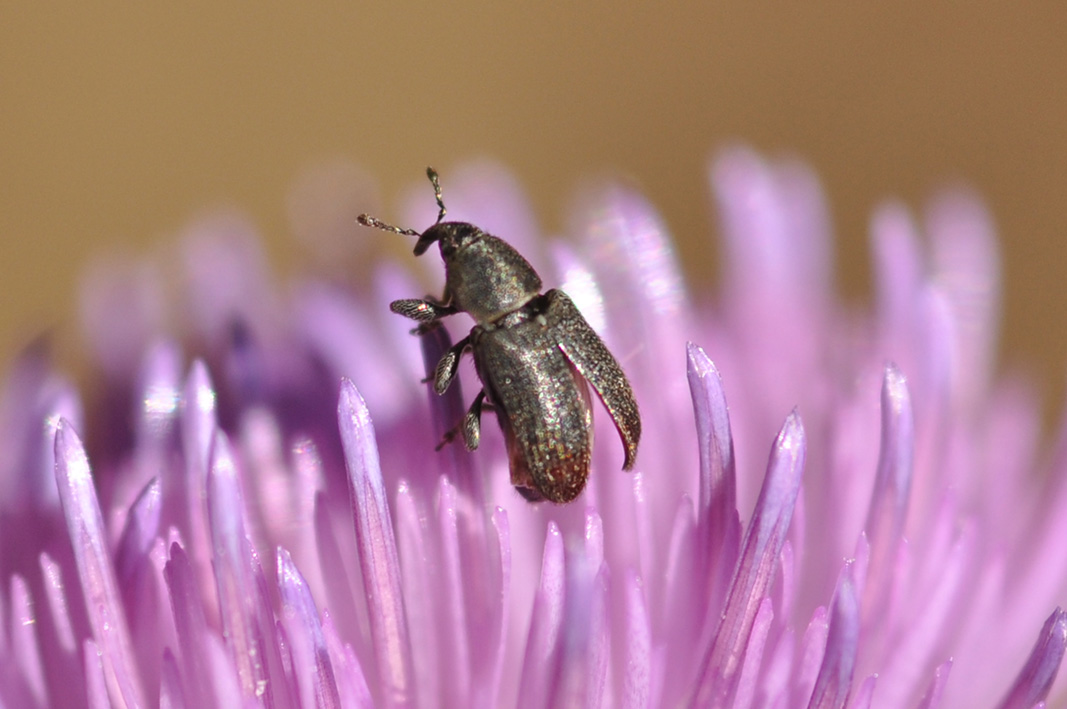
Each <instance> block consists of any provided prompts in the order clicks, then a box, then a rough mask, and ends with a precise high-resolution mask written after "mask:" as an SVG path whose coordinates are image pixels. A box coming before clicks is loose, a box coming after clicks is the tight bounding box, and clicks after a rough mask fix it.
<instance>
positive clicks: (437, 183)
mask: <svg viewBox="0 0 1067 709" xmlns="http://www.w3.org/2000/svg"><path fill="white" fill-rule="evenodd" d="M426 176H427V177H429V178H430V184H431V185H433V196H434V198H436V199H437V206H438V207H440V211H439V212H437V223H438V224H440V223H441V220H442V219H444V218H445V214H447V213H448V210H447V209H445V201H444V200H443V199H441V180H440V179H439V178H438V177H437V170H434V169H433V168H432V167H428V168H426Z"/></svg>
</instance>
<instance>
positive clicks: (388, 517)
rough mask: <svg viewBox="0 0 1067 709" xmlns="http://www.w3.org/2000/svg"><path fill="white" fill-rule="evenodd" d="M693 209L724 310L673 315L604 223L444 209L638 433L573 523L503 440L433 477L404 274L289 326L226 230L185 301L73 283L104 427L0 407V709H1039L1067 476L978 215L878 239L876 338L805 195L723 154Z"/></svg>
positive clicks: (1048, 662) (597, 459) (801, 182)
mask: <svg viewBox="0 0 1067 709" xmlns="http://www.w3.org/2000/svg"><path fill="white" fill-rule="evenodd" d="M711 182H712V185H713V191H714V194H715V197H716V200H717V204H718V207H719V212H720V215H721V219H722V229H721V232H722V235H723V237H724V244H725V249H724V253H725V257H724V259H723V263H724V266H723V276H724V277H723V279H722V280H723V285H722V291H721V293H720V296H719V298H718V299H717V300H715V301H713V302H711V303H695V302H694V301H693V300H692V299H691V298H690V297H689V296H688V295H687V294H686V292H685V290H684V287H683V285H682V281H681V278H680V276H679V273H678V269H677V266H676V264H675V259H674V256H673V254H672V252H671V247H670V242H669V239H668V237H667V235H666V233H665V230H664V227H663V224H662V222H661V221H660V220H659V218H658V217H657V216H656V214H655V212H654V211H653V209H652V208H651V207H650V206H649V205H648V204H647V203H646V202H645V201H644V200H643V199H642V198H641V197H640V196H639V195H637V194H634V193H633V192H631V191H629V190H626V189H622V188H615V187H612V188H605V189H603V190H601V191H599V192H592V193H589V194H587V195H586V196H585V197H584V199H583V202H582V205H583V206H582V208H581V209H580V210H579V216H578V217H577V218H576V219H575V222H574V224H573V225H572V228H571V230H572V231H573V233H574V235H575V236H576V237H577V239H576V240H575V241H573V242H571V243H574V244H576V245H575V246H566V245H563V244H561V243H552V244H549V245H547V246H546V245H545V243H544V242H542V241H540V240H538V239H537V238H536V236H535V234H536V229H535V227H534V225H533V220H532V219H531V217H530V214H529V210H528V209H527V207H526V206H525V203H524V202H523V200H522V197H521V195H520V193H519V191H518V190H517V188H516V187H515V186H514V184H513V182H512V180H511V178H510V177H508V176H507V175H506V174H503V173H502V172H501V171H500V170H499V169H498V168H495V167H492V166H487V165H480V166H475V167H472V168H470V169H469V170H468V171H467V172H465V173H462V174H456V175H450V176H449V177H448V178H447V179H446V190H447V192H448V199H449V207H450V216H454V217H455V218H457V219H462V220H465V221H471V222H473V223H477V224H479V225H480V226H482V227H483V228H485V229H486V230H488V231H490V232H492V233H495V234H498V235H500V236H503V237H505V238H507V239H509V240H510V241H512V243H513V244H514V245H516V246H517V248H519V250H520V251H521V252H522V253H523V254H524V255H527V256H528V257H529V258H530V260H531V262H532V263H533V264H534V265H535V267H537V268H538V269H539V271H540V272H541V273H542V275H543V276H544V277H545V282H546V283H550V284H559V285H560V286H561V287H562V288H563V289H564V290H565V291H567V292H568V293H569V294H570V295H571V296H572V298H573V299H574V300H575V302H576V303H578V305H579V307H581V308H582V310H583V312H584V313H585V314H586V316H587V318H588V319H589V321H590V322H591V324H592V325H593V326H594V328H596V329H597V330H598V331H599V332H600V333H601V334H602V336H603V337H604V339H605V341H606V342H607V343H608V345H609V346H610V347H611V349H612V351H613V352H614V353H615V354H616V356H617V357H618V358H619V360H620V362H621V363H622V364H623V367H624V368H625V369H626V371H627V374H628V376H629V377H630V379H631V381H632V383H633V386H634V389H635V392H636V394H637V397H638V400H639V401H640V403H641V407H642V414H643V420H644V431H645V433H644V437H643V441H642V449H641V451H640V454H639V458H638V461H637V472H636V473H635V474H627V473H623V472H620V471H619V469H620V467H621V458H622V452H621V450H619V447H618V445H617V444H616V442H615V438H614V436H613V435H612V434H613V431H611V429H610V421H609V420H608V418H607V417H606V416H604V415H603V414H602V412H601V415H599V416H598V417H597V418H596V421H595V426H596V427H597V432H598V434H599V435H598V436H597V438H598V445H597V447H596V451H595V454H594V463H593V470H592V476H591V480H590V483H589V485H588V487H587V489H586V491H585V493H584V494H583V495H582V496H581V497H580V498H579V499H578V501H576V502H575V503H573V504H571V505H567V506H553V505H549V504H540V505H533V504H529V503H527V502H526V501H525V500H523V499H522V498H521V497H520V496H519V495H518V494H517V493H516V492H514V491H513V490H512V489H511V488H510V486H509V484H508V477H509V476H508V470H507V460H506V456H505V454H504V451H503V445H502V441H501V440H500V437H499V436H497V435H496V434H495V433H491V432H489V431H491V429H492V428H493V427H492V426H491V425H489V426H487V433H486V434H485V435H484V436H483V445H482V448H481V449H480V450H478V451H477V452H475V453H473V454H472V453H468V452H466V451H465V450H463V449H462V447H461V446H457V445H452V446H449V447H447V448H445V449H444V450H442V451H441V452H440V453H436V454H435V453H434V452H433V448H434V445H435V443H436V442H437V441H439V440H440V438H441V436H442V434H443V433H444V431H446V430H447V429H448V428H450V427H451V426H452V425H453V424H454V423H455V421H456V420H458V418H459V416H460V415H461V414H462V411H463V409H464V404H465V403H466V402H467V399H465V397H464V394H463V393H462V392H461V388H460V387H458V386H454V387H453V388H452V389H451V390H450V391H449V392H448V393H447V394H446V395H445V396H443V397H438V396H436V395H434V394H433V393H432V391H430V390H429V388H428V387H427V385H425V384H421V383H420V379H421V378H423V377H424V376H425V373H426V371H427V368H428V367H432V366H433V364H434V363H435V362H436V360H437V358H438V356H439V355H440V353H441V352H442V351H443V349H444V348H445V347H447V346H448V344H449V342H448V339H447V333H446V332H445V331H444V330H437V331H435V332H434V333H431V335H429V336H425V337H422V338H421V341H420V340H417V339H415V338H412V337H411V336H410V335H409V334H408V333H407V328H408V324H407V323H405V322H404V321H402V320H401V319H400V318H396V317H394V316H392V315H391V314H390V313H389V312H388V310H387V307H386V304H387V303H388V302H389V301H390V300H391V299H393V298H398V297H410V296H412V295H417V294H419V293H422V292H425V290H426V288H425V287H420V286H418V285H416V284H415V282H414V280H413V279H412V278H411V277H410V276H409V275H407V272H406V271H405V270H404V268H402V267H397V266H391V265H390V266H382V267H381V268H380V269H378V270H377V271H375V272H374V275H373V278H372V279H368V282H366V283H360V284H357V285H354V286H351V285H350V286H347V287H346V286H342V285H339V284H337V283H331V282H329V281H325V280H301V281H297V282H295V283H293V284H292V285H291V286H290V287H288V288H286V289H279V288H276V287H275V286H274V284H273V279H272V278H271V277H270V275H269V274H268V273H267V269H266V266H265V265H264V259H263V258H262V256H261V255H260V253H259V251H258V248H257V245H256V243H257V242H256V238H255V236H254V233H253V231H252V230H251V228H250V227H249V226H248V225H247V224H246V223H244V222H243V221H241V220H240V219H239V218H236V217H233V216H227V217H218V218H213V219H209V220H204V221H200V222H198V223H196V224H194V225H193V226H192V227H190V229H189V233H188V234H187V235H186V236H185V238H184V239H183V241H182V246H181V247H180V251H179V257H178V258H176V259H175V258H168V259H166V261H168V262H177V263H178V264H181V265H182V268H181V269H180V270H181V272H182V274H183V279H182V280H180V281H179V290H182V291H183V294H182V295H181V296H179V297H177V298H173V297H170V296H168V294H167V290H168V288H167V283H168V282H167V280H166V278H165V273H164V272H165V269H164V268H163V267H162V266H161V265H160V263H161V262H162V261H163V259H160V260H159V261H157V262H154V263H153V262H145V263H126V264H117V265H116V264H112V265H111V266H108V267H107V268H105V269H103V270H98V271H97V272H96V273H95V275H94V276H92V277H90V279H89V281H88V285H87V287H86V293H85V296H84V298H83V305H84V320H85V322H86V325H87V332H88V333H89V340H90V346H91V349H92V352H93V353H94V355H95V358H96V360H97V362H98V365H99V369H100V379H99V382H100V386H99V388H100V392H99V394H100V395H99V396H96V397H94V398H92V399H90V400H89V401H90V402H91V404H90V405H89V406H88V408H85V407H84V406H83V403H82V401H81V399H80V398H79V396H78V394H77V393H76V392H75V390H74V388H73V387H72V385H71V384H70V382H69V381H67V380H66V379H65V378H63V376H62V375H61V374H59V373H57V372H55V371H53V369H52V368H51V367H50V365H49V364H48V361H47V357H46V355H45V352H44V348H43V347H34V348H31V349H30V350H28V351H27V352H26V353H25V354H24V355H23V356H22V357H21V358H20V359H19V360H18V361H17V362H15V363H14V365H13V367H12V370H11V373H10V375H9V377H8V380H7V384H6V387H5V388H4V393H3V399H2V401H0V417H2V419H0V437H2V438H3V443H4V448H3V449H4V450H5V451H6V454H5V456H3V458H2V459H0V580H2V586H0V619H2V628H0V704H2V705H3V706H5V707H23V706H28V707H34V706H64V707H66V706H93V707H103V706H109V705H114V706H155V705H156V704H157V703H158V704H159V705H160V706H164V707H202V706H220V707H232V706H257V705H264V706H271V707H297V706H302V707H310V706H325V707H332V706H354V707H358V706H372V705H374V706H418V707H434V706H442V707H443V706H478V707H481V706H486V707H489V706H514V705H518V706H530V707H542V706H590V707H594V706H633V707H639V706H684V705H689V706H701V707H703V706H734V707H750V706H753V707H754V706H759V707H770V706H775V707H793V706H813V707H844V706H849V707H868V706H874V707H901V706H922V707H937V706H941V707H972V706H1005V707H1029V706H1035V705H1041V704H1042V703H1043V702H1046V701H1047V702H1050V704H1051V703H1055V701H1057V700H1056V699H1055V698H1056V697H1058V698H1059V699H1058V701H1060V702H1062V701H1063V697H1064V690H1063V689H1062V687H1060V688H1057V686H1056V685H1055V684H1054V680H1055V678H1056V673H1057V670H1058V668H1059V664H1060V661H1061V659H1062V657H1063V653H1064V648H1065V647H1067V614H1065V613H1064V612H1063V611H1062V610H1060V608H1059V607H1058V606H1057V604H1058V603H1062V602H1063V600H1064V598H1065V596H1067V554H1063V553H1062V551H1061V546H1062V542H1061V540H1062V539H1063V538H1064V536H1065V534H1067V528H1065V524H1067V523H1065V522H1064V521H1063V520H1064V516H1063V515H1062V514H1061V513H1060V511H1061V510H1063V509H1065V505H1067V447H1065V446H1067V443H1061V444H1060V446H1059V447H1058V448H1057V449H1056V450H1054V451H1053V452H1052V453H1051V455H1049V456H1048V461H1047V462H1046V463H1042V462H1041V460H1042V456H1041V455H1040V454H1039V451H1038V441H1037V436H1036V431H1037V430H1038V428H1039V427H1038V413H1037V407H1036V406H1035V404H1034V401H1033V399H1034V397H1033V395H1032V393H1031V392H1030V390H1029V389H1027V388H1026V386H1025V385H1023V384H1021V383H1020V382H1019V381H1016V380H1000V379H995V378H993V376H992V370H993V356H992V353H993V350H994V345H995V342H996V320H997V307H998V290H997V287H998V283H997V280H998V272H997V263H996V247H995V244H994V237H993V231H992V227H991V224H990V220H989V218H988V216H987V215H986V213H985V211H984V210H983V208H982V206H981V205H980V204H979V203H978V202H977V201H976V200H975V199H974V198H973V197H971V196H969V195H967V194H964V193H950V194H945V195H943V196H942V197H941V198H939V199H938V200H937V201H936V202H934V204H933V207H932V208H931V210H930V212H929V217H928V219H927V221H926V223H925V228H924V229H922V230H920V229H919V228H918V226H917V225H916V223H915V222H914V221H913V220H912V218H911V217H910V216H909V214H908V213H907V211H906V210H904V209H903V208H902V207H900V206H897V205H890V206H888V207H885V208H883V209H882V210H880V211H879V212H878V213H877V214H876V216H875V218H874V220H873V222H872V228H871V235H872V250H873V253H874V274H875V294H874V301H875V306H874V308H873V311H872V312H866V311H857V310H855V309H852V308H847V307H846V306H844V305H842V304H841V303H840V302H839V301H837V300H836V299H835V297H834V294H833V293H832V291H831V289H830V282H831V277H830V273H831V264H830V258H829V253H830V250H831V247H830V243H829V230H828V227H827V222H828V220H827V217H826V214H825V208H824V205H823V203H822V200H821V197H820V193H819V189H818V186H817V184H816V182H815V180H814V178H813V177H812V175H811V174H810V173H809V172H808V171H807V170H806V169H805V168H804V167H803V166H801V165H798V164H795V163H771V162H766V161H764V160H762V159H761V158H759V157H758V156H755V155H753V154H752V153H750V152H747V151H745V150H740V149H738V150H733V151H730V152H727V153H725V154H724V155H723V156H722V157H721V158H720V159H719V160H718V161H717V162H716V163H715V164H714V166H713V167H712V170H711ZM425 197H426V195H424V194H422V193H421V192H420V193H419V202H418V203H417V206H413V207H412V209H410V210H408V211H409V212H410V213H409V214H407V215H406V217H405V219H404V220H403V223H406V224H411V225H420V224H429V223H431V222H432V220H433V215H432V212H431V210H432V208H433V204H432V202H430V201H429V200H427V199H425ZM367 238H387V237H384V235H378V234H375V235H372V236H368V237H367ZM168 255H169V256H170V255H172V254H168ZM424 260H428V259H424ZM436 268H437V265H436V264H432V265H431V266H430V269H431V271H430V272H436V271H434V270H433V269H436ZM461 326H462V324H460V327H461ZM687 341H692V342H693V343H696V344H687ZM420 345H421V354H420V351H419V350H420ZM713 360H714V363H713ZM470 375H472V373H471V372H470V371H469V370H468V371H466V372H465V373H464V375H463V378H464V379H466V381H465V384H466V385H467V396H468V397H469V396H470V395H472V393H473V391H472V387H476V386H477V382H476V380H475V379H474V377H473V376H470ZM727 399H729V402H730V405H729V407H728V406H727ZM1065 440H1067V439H1065Z"/></svg>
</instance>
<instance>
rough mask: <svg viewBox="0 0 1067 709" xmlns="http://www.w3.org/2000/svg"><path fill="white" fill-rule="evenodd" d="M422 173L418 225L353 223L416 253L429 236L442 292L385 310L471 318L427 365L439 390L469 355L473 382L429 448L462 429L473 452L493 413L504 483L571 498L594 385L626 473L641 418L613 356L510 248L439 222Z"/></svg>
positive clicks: (581, 474)
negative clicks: (421, 224) (430, 214)
mask: <svg viewBox="0 0 1067 709" xmlns="http://www.w3.org/2000/svg"><path fill="white" fill-rule="evenodd" d="M426 175H427V177H429V178H430V183H431V184H432V185H433V190H434V197H435V198H436V200H437V207H438V213H437V221H436V222H434V224H433V225H432V226H430V227H429V228H427V229H426V230H425V231H422V232H418V231H416V230H414V229H401V228H399V227H396V226H392V225H390V224H386V223H384V222H382V221H380V220H378V219H375V218H374V217H372V216H370V215H367V214H361V215H360V216H359V218H358V221H359V223H360V224H362V225H363V226H369V227H374V228H377V229H382V230H385V231H389V232H393V233H395V234H402V235H407V236H415V237H417V238H418V241H416V243H415V255H416V256H421V255H422V254H424V253H425V252H426V250H427V249H429V248H430V246H431V245H432V244H434V243H436V244H437V245H438V247H439V248H440V251H441V259H442V260H443V261H444V266H445V292H444V296H443V297H442V298H441V299H440V300H438V299H435V298H432V297H426V298H423V299H418V298H408V299H403V300H396V301H393V302H392V303H391V304H390V306H389V308H390V310H392V311H393V312H394V313H398V314H400V315H403V316H405V317H407V318H410V319H412V320H414V321H415V322H417V323H419V325H418V327H416V329H415V330H414V332H416V333H420V332H425V331H427V329H428V328H431V327H435V326H437V324H438V321H439V320H440V319H441V318H444V317H446V316H449V315H454V314H455V313H460V312H465V313H468V314H469V315H470V316H471V317H472V318H473V319H474V321H475V323H476V324H475V326H474V328H473V329H472V330H471V332H470V334H469V335H468V336H467V337H464V338H463V339H462V340H460V341H459V342H457V343H456V344H455V345H454V346H452V347H451V348H450V349H448V350H447V351H446V352H445V354H444V355H442V357H441V359H440V360H439V361H438V363H437V366H436V368H435V369H434V373H433V376H432V382H433V388H434V391H436V392H437V393H438V394H444V393H445V391H447V390H448V387H449V385H450V384H451V383H452V380H453V379H454V378H455V376H456V372H457V370H458V367H459V361H460V357H461V356H462V355H463V353H464V352H466V351H468V350H469V351H470V352H471V353H472V354H473V356H474V367H475V371H476V372H477V374H478V378H479V379H480V380H481V383H482V390H481V391H480V392H479V393H478V395H477V396H476V397H475V399H474V402H473V403H472V404H471V406H470V409H469V410H468V411H467V413H466V415H465V416H464V417H463V419H462V420H461V421H460V422H459V423H458V424H457V425H456V427H455V428H453V429H451V430H450V431H449V432H448V433H446V434H445V436H444V439H443V440H442V441H441V444H440V445H438V449H440V448H441V447H442V446H444V445H446V444H447V443H449V442H451V441H452V440H453V439H454V438H455V437H456V436H462V438H463V441H464V444H465V445H466V447H467V449H468V450H474V449H476V448H477V447H478V443H479V440H480V437H481V414H482V411H483V410H492V411H493V412H494V413H495V414H496V416H497V420H498V422H499V423H500V428H501V431H502V432H503V434H504V441H505V445H506V448H507V452H508V460H509V463H510V468H511V483H512V485H514V486H515V488H516V489H517V490H518V491H519V493H521V494H522V495H523V497H525V498H526V499H527V500H530V501H531V502H536V501H539V500H545V499H547V500H550V501H552V502H556V503H563V502H570V501H571V500H573V499H574V498H575V497H577V496H578V494H579V493H581V491H582V488H584V487H585V483H586V480H587V479H588V477H589V466H590V459H591V457H592V450H593V427H592V426H593V414H592V408H591V406H590V396H589V387H588V385H592V387H593V389H594V390H595V391H596V393H597V395H598V396H599V398H600V400H601V402H602V403H603V404H604V407H605V408H606V409H607V410H608V413H609V414H610V416H611V418H612V421H613V422H614V423H615V428H616V429H617V430H618V433H619V437H620V439H621V440H622V445H623V451H624V461H623V469H624V470H632V469H633V466H634V460H635V458H636V456H637V445H638V442H639V441H640V439H641V417H640V414H639V413H638V409H637V401H636V400H635V399H634V394H633V390H632V389H631V387H630V382H629V381H628V380H627V379H626V375H625V374H624V373H623V371H622V368H621V367H620V366H619V363H618V362H617V361H616V360H615V358H614V357H613V356H612V354H611V352H609V351H608V348H607V347H606V346H605V345H604V343H603V342H602V341H601V339H600V337H598V336H597V334H596V332H594V331H593V328H591V327H590V326H589V323H587V322H586V320H585V318H584V317H582V314H581V313H580V312H579V311H578V308H577V307H576V306H575V305H574V303H573V302H572V301H571V299H570V298H569V297H567V295H566V294H565V293H564V292H563V291H561V290H557V289H552V290H548V291H546V292H544V293H542V292H541V285H542V284H541V277H540V276H539V275H538V274H537V271H535V270H534V268H533V266H531V265H530V263H529V262H528V261H527V260H526V259H525V258H523V257H522V255H521V254H520V253H519V252H518V251H516V250H515V249H514V248H513V247H512V246H510V245H509V244H508V243H507V242H505V241H504V240H503V239H500V238H498V237H496V236H493V235H491V234H488V233H486V232H485V231H483V230H482V229H480V228H478V227H477V226H475V225H473V224H469V223H466V222H446V221H443V220H444V217H445V214H446V213H447V210H446V209H445V204H444V200H443V198H442V196H441V183H440V180H439V178H438V176H437V173H436V172H435V171H434V169H433V168H427V169H426Z"/></svg>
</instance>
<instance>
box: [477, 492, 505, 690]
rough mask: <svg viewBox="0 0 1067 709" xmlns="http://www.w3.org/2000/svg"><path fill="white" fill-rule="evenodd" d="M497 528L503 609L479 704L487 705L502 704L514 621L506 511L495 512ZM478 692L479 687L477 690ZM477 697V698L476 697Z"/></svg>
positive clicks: (498, 602)
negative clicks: (489, 671)
mask: <svg viewBox="0 0 1067 709" xmlns="http://www.w3.org/2000/svg"><path fill="white" fill-rule="evenodd" d="M492 523H493V528H494V529H495V530H496V540H497V546H496V551H497V554H498V555H499V559H500V565H499V569H500V575H499V577H498V578H497V579H496V584H495V585H496V590H497V593H498V596H497V597H496V599H494V601H495V603H496V604H497V605H498V606H499V608H500V610H499V614H500V615H499V621H498V623H497V625H496V628H497V638H496V647H495V649H494V651H493V654H492V658H493V660H492V663H493V664H492V673H491V674H490V679H489V681H488V684H487V685H486V689H487V691H486V701H485V702H478V703H479V704H486V705H488V704H489V703H491V702H493V701H498V699H499V696H500V684H501V681H502V679H503V675H504V661H505V659H506V658H505V653H506V651H507V648H508V641H509V640H510V638H509V637H508V625H509V622H510V620H511V613H510V609H511V604H510V600H511V528H510V526H509V525H508V514H507V512H506V511H504V510H503V509H502V508H500V507H497V508H496V509H495V510H493V516H492ZM475 691H477V688H476V690H475ZM475 696H477V695H475Z"/></svg>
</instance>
